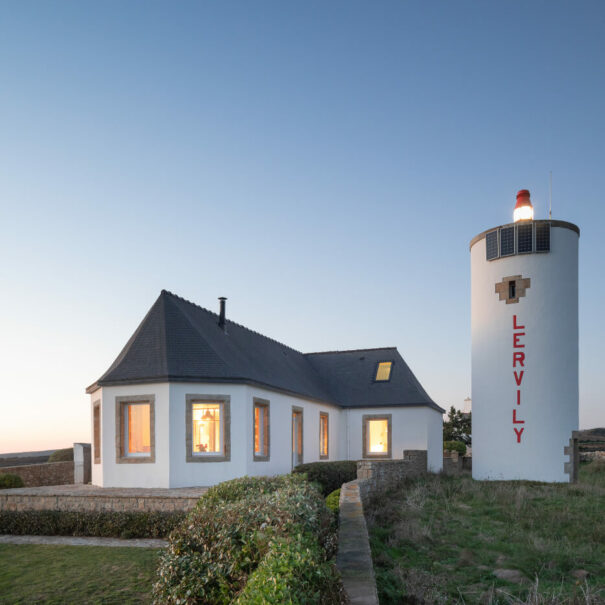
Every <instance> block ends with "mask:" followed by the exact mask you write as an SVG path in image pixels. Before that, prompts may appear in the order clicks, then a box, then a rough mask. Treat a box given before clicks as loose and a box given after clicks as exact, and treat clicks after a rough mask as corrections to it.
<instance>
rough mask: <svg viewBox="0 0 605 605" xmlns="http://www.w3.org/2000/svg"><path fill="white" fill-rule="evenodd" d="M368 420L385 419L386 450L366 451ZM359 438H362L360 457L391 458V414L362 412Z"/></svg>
mask: <svg viewBox="0 0 605 605" xmlns="http://www.w3.org/2000/svg"><path fill="white" fill-rule="evenodd" d="M370 420H386V421H387V422H388V424H387V439H388V445H387V452H386V454H382V453H376V454H374V453H372V452H369V451H368V423H369V421H370ZM361 423H362V424H361V439H362V458H370V459H374V458H378V459H380V458H392V449H393V414H364V415H363V416H362V417H361Z"/></svg>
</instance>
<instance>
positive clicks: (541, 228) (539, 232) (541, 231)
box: [536, 223, 550, 252]
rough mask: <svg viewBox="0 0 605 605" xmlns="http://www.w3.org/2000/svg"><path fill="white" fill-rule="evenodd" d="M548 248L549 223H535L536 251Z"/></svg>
mask: <svg viewBox="0 0 605 605" xmlns="http://www.w3.org/2000/svg"><path fill="white" fill-rule="evenodd" d="M549 250H550V223H536V252H548V251H549Z"/></svg>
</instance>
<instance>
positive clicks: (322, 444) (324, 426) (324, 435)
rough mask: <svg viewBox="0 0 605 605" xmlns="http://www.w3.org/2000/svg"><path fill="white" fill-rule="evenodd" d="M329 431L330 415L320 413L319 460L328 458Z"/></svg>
mask: <svg viewBox="0 0 605 605" xmlns="http://www.w3.org/2000/svg"><path fill="white" fill-rule="evenodd" d="M328 444H329V431H328V414H327V413H325V412H320V413H319V458H320V459H322V458H327V457H328V452H329V450H328Z"/></svg>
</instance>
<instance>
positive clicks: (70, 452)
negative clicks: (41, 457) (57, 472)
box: [48, 447, 74, 462]
mask: <svg viewBox="0 0 605 605" xmlns="http://www.w3.org/2000/svg"><path fill="white" fill-rule="evenodd" d="M73 459H74V448H73V447H66V448H65V449H64V450H57V451H56V452H53V453H52V454H51V455H50V456H49V457H48V461H49V462H70V461H72V460H73Z"/></svg>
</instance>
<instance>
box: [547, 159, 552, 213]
mask: <svg viewBox="0 0 605 605" xmlns="http://www.w3.org/2000/svg"><path fill="white" fill-rule="evenodd" d="M548 218H549V219H551V218H552V170H551V171H550V172H549V178H548Z"/></svg>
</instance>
